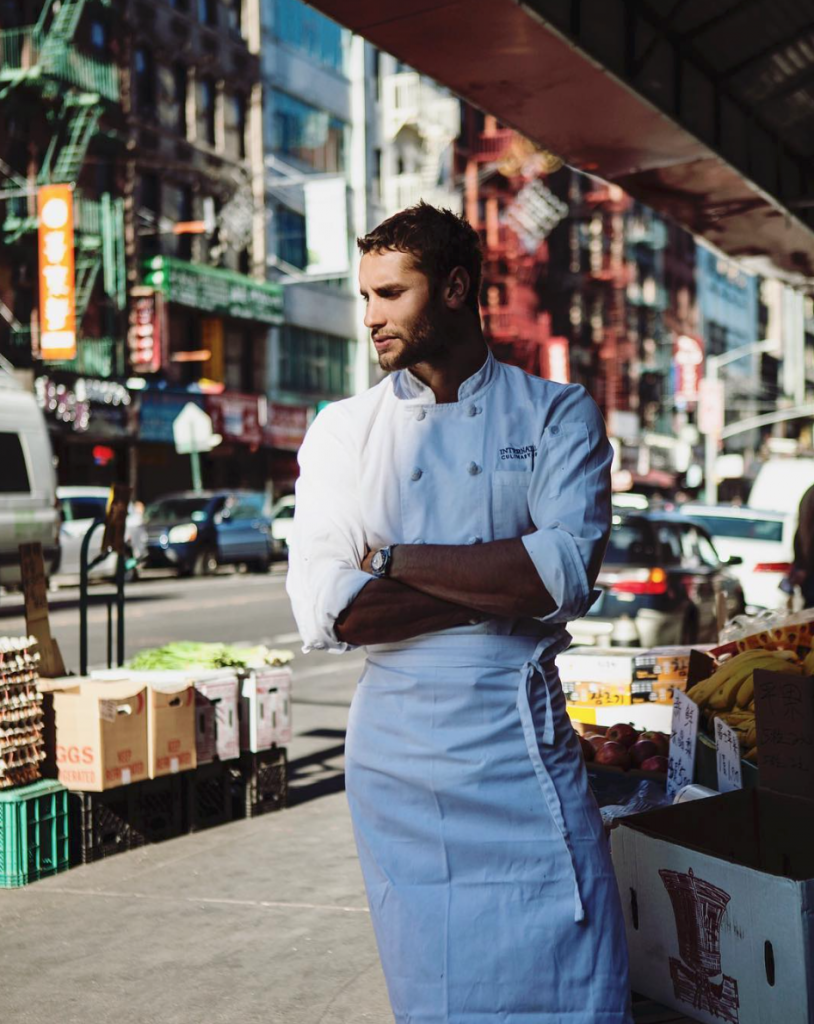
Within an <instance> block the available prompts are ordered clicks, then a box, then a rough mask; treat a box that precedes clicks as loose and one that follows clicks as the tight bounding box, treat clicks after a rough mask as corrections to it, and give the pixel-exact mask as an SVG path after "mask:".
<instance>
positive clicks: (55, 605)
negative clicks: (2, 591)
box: [0, 590, 173, 618]
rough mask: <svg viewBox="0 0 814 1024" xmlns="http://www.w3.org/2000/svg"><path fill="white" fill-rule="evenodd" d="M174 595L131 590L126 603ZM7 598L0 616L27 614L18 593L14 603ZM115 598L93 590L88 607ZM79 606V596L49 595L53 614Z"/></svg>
mask: <svg viewBox="0 0 814 1024" xmlns="http://www.w3.org/2000/svg"><path fill="white" fill-rule="evenodd" d="M172 596H173V595H172V594H131V593H129V592H125V598H124V603H125V607H127V605H130V604H142V603H145V602H147V601H167V600H169V599H170V598H172ZM7 600H8V596H7V595H3V598H0V618H14V617H17V616H19V617H22V616H24V615H25V606H24V605H23V603H22V601H20V600H19V598H17V595H15V601H14V603H13V604H7V603H5V601H7ZM115 600H116V593H115V591H97V592H95V593H94V591H93V590H91V591H90V593H89V594H88V607H89V608H93V607H95V606H97V605H101V606H102V607H104V606H105V604H106V603H107V602H108V601H114V602H115ZM78 607H79V598H78V597H73V596H71V597H64V598H60V597H59V596H56V597H55V596H54V595H52V594H49V595H48V610H49V611H50V612H51V613H52V614H53V613H54V612H64V611H71V610H73V609H76V608H78Z"/></svg>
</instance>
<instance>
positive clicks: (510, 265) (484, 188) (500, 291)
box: [466, 121, 551, 376]
mask: <svg viewBox="0 0 814 1024" xmlns="http://www.w3.org/2000/svg"><path fill="white" fill-rule="evenodd" d="M524 145H526V143H525V140H523V139H521V138H520V137H519V136H518V135H517V134H516V133H515V132H514V131H512V130H511V129H508V128H499V127H497V126H496V125H494V124H491V123H489V122H488V121H487V127H486V130H485V131H483V132H481V133H480V134H479V135H478V136H477V138H476V139H475V142H474V146H473V147H472V149H471V151H470V157H469V160H468V162H467V170H466V196H467V217H468V219H469V221H470V223H472V224H473V225H474V226H476V228H477V230H478V233H479V235H480V238H481V244H482V247H483V292H482V294H483V298H484V303H483V306H482V309H483V326H484V334H485V336H486V339H487V341H488V342H489V344H490V347H491V349H492V351H493V352H494V354H495V356H496V358H498V359H500V360H501V361H503V362H506V363H511V364H512V365H514V366H519V367H521V369H523V370H525V371H526V372H528V373H532V374H535V375H537V376H548V375H549V367H548V356H547V352H548V349H547V346H548V342H549V341H550V339H551V330H550V324H551V320H550V316H549V315H548V314H547V313H544V312H542V311H541V309H540V297H539V293H538V290H537V281H538V278H539V275H540V271H541V268H542V267H543V266H544V264H545V263H546V261H547V259H548V252H547V247H546V244H545V242H544V241H541V242H540V243H539V244H537V245H535V246H531V247H530V246H528V245H523V244H522V242H521V239H520V238H519V236H518V233H517V231H515V230H514V229H513V228H512V227H511V226H510V225H509V223H507V222H506V220H505V218H504V216H503V213H504V211H505V210H506V209H507V208H508V207H509V206H510V205H511V203H512V202H513V201H515V200H516V198H517V196H518V194H519V193H520V192H521V190H522V188H523V186H524V184H526V183H527V182H526V179H525V178H524V176H523V175H522V174H521V173H520V167H519V165H520V163H521V159H515V158H514V154H513V150H515V149H516V148H517V147H518V146H519V147H523V146H524ZM520 156H521V157H522V154H520Z"/></svg>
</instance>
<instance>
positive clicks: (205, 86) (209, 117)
mask: <svg viewBox="0 0 814 1024" xmlns="http://www.w3.org/2000/svg"><path fill="white" fill-rule="evenodd" d="M198 137H199V138H200V139H203V140H204V141H206V142H208V143H209V145H210V146H214V145H215V143H216V141H217V135H216V132H215V81H214V79H212V78H202V79H201V80H200V82H198Z"/></svg>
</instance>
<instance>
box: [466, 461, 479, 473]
mask: <svg viewBox="0 0 814 1024" xmlns="http://www.w3.org/2000/svg"><path fill="white" fill-rule="evenodd" d="M467 469H468V470H469V473H470V475H471V476H477V475H478V473H480V466H479V465H478V464H477V462H470V463H469V465H468V467H467Z"/></svg>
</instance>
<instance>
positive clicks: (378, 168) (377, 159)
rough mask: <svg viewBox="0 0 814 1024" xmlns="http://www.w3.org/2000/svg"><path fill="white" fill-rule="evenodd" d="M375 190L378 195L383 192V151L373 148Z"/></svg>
mask: <svg viewBox="0 0 814 1024" xmlns="http://www.w3.org/2000/svg"><path fill="white" fill-rule="evenodd" d="M373 190H374V192H375V194H376V196H381V194H382V151H381V150H380V149H374V150H373Z"/></svg>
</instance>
